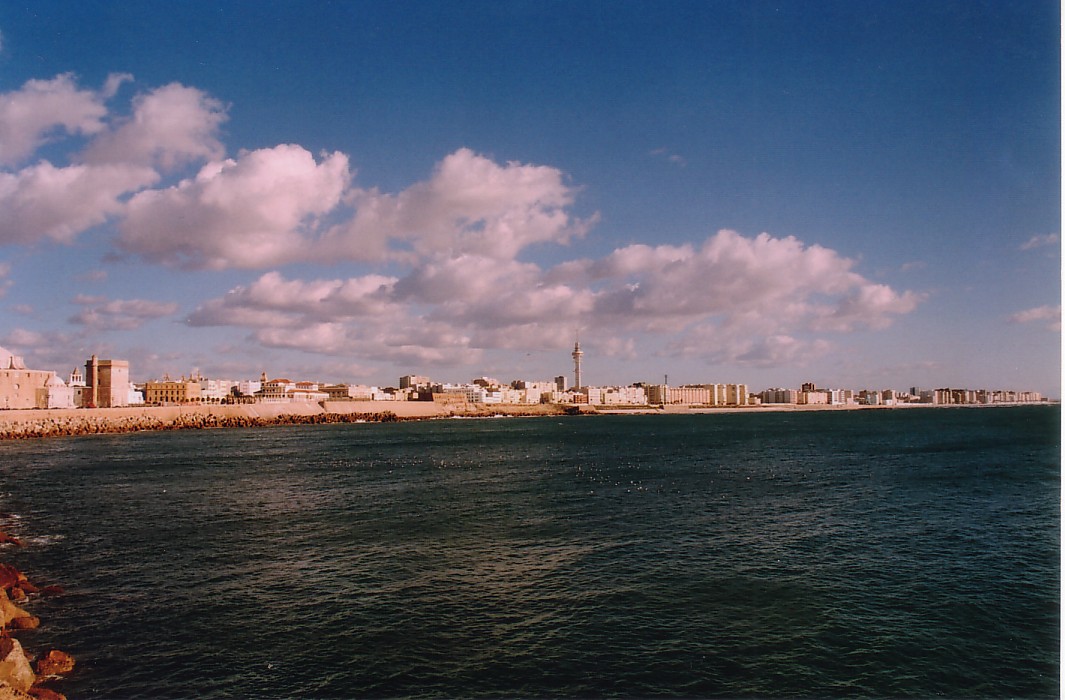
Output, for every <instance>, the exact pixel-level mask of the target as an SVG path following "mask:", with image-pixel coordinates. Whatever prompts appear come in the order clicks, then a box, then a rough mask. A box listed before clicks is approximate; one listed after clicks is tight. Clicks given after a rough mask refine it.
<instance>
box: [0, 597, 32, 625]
mask: <svg viewBox="0 0 1065 700" xmlns="http://www.w3.org/2000/svg"><path fill="white" fill-rule="evenodd" d="M20 617H31V615H30V614H29V613H28V612H26V611H25V610H23V609H22V608H20V607H19V606H17V605H15V604H14V603H12V602H11V601H10V600H8V598H7V591H4V590H2V589H0V625H2V626H4V627H6V626H8V625H10V624H11V621H12V620H15V619H17V618H20Z"/></svg>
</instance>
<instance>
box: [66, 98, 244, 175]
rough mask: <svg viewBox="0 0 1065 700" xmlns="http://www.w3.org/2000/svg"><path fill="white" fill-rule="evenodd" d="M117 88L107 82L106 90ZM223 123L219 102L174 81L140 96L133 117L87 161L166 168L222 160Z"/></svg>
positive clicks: (98, 143) (93, 147)
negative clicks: (219, 133) (221, 136)
mask: <svg viewBox="0 0 1065 700" xmlns="http://www.w3.org/2000/svg"><path fill="white" fill-rule="evenodd" d="M117 87H118V86H117V84H112V83H111V82H109V84H108V86H107V89H108V90H112V91H113V90H116V89H117ZM225 120H226V112H225V108H224V106H223V105H222V103H221V102H219V101H218V100H216V99H214V98H212V97H209V96H208V95H207V94H206V93H204V92H202V91H200V90H197V89H196V88H190V87H185V86H184V85H181V84H179V83H171V84H170V85H165V86H163V87H160V88H156V89H155V90H152V91H151V92H149V93H147V94H144V95H138V96H137V97H136V98H135V99H134V101H133V114H132V116H130V117H129V118H126V119H122V120H120V121H119V123H118V126H117V128H115V129H113V130H111V131H108V132H106V133H102V134H100V135H99V136H97V137H96V138H95V139H94V140H93V142H92V143H91V144H90V145H89V147H88V149H86V151H85V153H84V156H83V157H84V159H85V161H86V162H88V163H129V164H136V165H153V166H157V167H161V168H163V169H164V170H169V169H172V168H174V167H175V166H178V165H183V164H185V163H190V162H197V161H204V160H210V159H219V158H221V157H223V156H224V155H225V148H224V147H223V146H222V143H221V142H220V141H219V140H218V129H219V126H220V125H221V124H222V122H224V121H225Z"/></svg>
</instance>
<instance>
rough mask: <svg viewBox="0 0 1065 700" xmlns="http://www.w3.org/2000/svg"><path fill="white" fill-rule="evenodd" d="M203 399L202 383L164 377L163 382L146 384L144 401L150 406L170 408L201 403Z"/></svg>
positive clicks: (148, 382)
mask: <svg viewBox="0 0 1065 700" xmlns="http://www.w3.org/2000/svg"><path fill="white" fill-rule="evenodd" d="M201 398H202V396H201V393H200V383H199V382H196V381H193V380H191V379H185V378H184V377H182V378H181V379H179V380H172V379H170V377H163V379H162V380H161V381H154V380H152V381H147V382H145V383H144V401H145V403H148V404H152V405H157V406H168V405H174V404H186V403H200V402H201Z"/></svg>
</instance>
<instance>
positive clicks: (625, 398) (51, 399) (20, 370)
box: [0, 342, 1046, 409]
mask: <svg viewBox="0 0 1065 700" xmlns="http://www.w3.org/2000/svg"><path fill="white" fill-rule="evenodd" d="M570 357H571V359H572V373H571V374H560V375H558V376H556V377H553V378H551V379H539V380H530V379H512V380H510V381H506V380H500V379H497V378H494V377H477V378H476V379H473V380H472V381H469V382H466V383H441V382H436V381H434V380H433V379H432V378H431V377H429V376H425V375H416V374H409V375H404V376H402V377H399V381H398V386H388V387H379V386H370V385H367V384H348V383H337V384H329V383H324V382H318V381H313V380H307V379H290V378H282V377H275V378H270V377H269V376H268V375H267V373H266V372H263V373H262V374H261V375H260V376H259V377H258V378H257V379H216V378H208V377H204V376H202V375H201V374H200V373H199V372H198V371H197V370H193V371H192V372H190V373H189V374H188V375H183V376H180V377H178V378H176V379H175V378H173V377H170V376H163V377H161V378H157V379H150V380H147V381H144V382H140V383H136V382H133V381H131V380H130V366H129V362H128V361H125V360H114V359H107V360H103V359H99V358H97V357H96V356H93V357H91V358H90V359H89V360H88V361H87V362H86V363H85V367H84V370H83V369H82V368H81V367H75V368H74V369H73V370H72V371H71V372H70V373H69V375H67V378H66V380H64V379H62V378H61V377H60V376H59V374H58V373H57V372H56V371H54V370H35V369H29V368H27V367H26V364H25V361H24V360H23V358H21V357H19V356H17V355H13V354H11V353H10V352H8V351H7V350H4V349H3V348H0V408H3V409H28V408H42V409H46V408H47V409H70V408H113V407H122V406H137V405H149V406H173V405H182V404H227V403H229V404H232V403H272V404H277V403H287V402H310V403H319V402H324V401H435V402H442V403H448V404H483V405H493V404H498V405H533V404H565V405H578V406H579V405H587V406H595V407H604V408H624V407H641V406H664V405H686V406H692V407H745V406H761V405H785V404H790V405H796V406H898V405H908V404H928V405H988V404H1014V403H1038V402H1042V401H1046V399H1045V398H1044V397H1043V396H1041V395H1040V393H1039V392H1035V391H1017V390H1013V389H986V388H982V389H957V388H932V389H928V388H922V387H916V386H914V387H909V388H908V389H906V390H897V389H884V388H879V389H873V388H863V389H853V388H852V389H843V388H831V387H819V386H816V385H815V384H813V383H810V382H806V383H803V384H801V385H800V386H798V387H797V388H781V387H771V388H766V389H763V390H761V391H757V392H754V391H751V389H750V387H748V385H747V384H743V383H705V384H684V385H682V386H671V385H670V384H669V383H668V376H666V377H663V381H662V383H652V382H645V381H640V382H634V383H632V384H629V385H627V386H592V385H587V384H585V383H584V381H583V376H582V373H583V369H584V367H583V364H584V352H583V351H582V350H581V348H580V343H579V342H578V343H576V344H575V345H574V347H573V352H572V353H571V355H570Z"/></svg>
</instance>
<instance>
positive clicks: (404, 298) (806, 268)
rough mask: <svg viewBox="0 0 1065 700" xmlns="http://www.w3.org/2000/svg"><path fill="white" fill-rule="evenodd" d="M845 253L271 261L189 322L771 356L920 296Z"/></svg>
mask: <svg viewBox="0 0 1065 700" xmlns="http://www.w3.org/2000/svg"><path fill="white" fill-rule="evenodd" d="M853 265H854V263H853V261H851V260H849V259H847V258H844V257H842V256H840V255H839V254H838V253H836V252H835V251H832V250H829V249H826V248H822V247H820V246H806V245H804V244H802V243H801V242H800V241H798V240H796V239H794V238H773V237H771V236H769V235H767V234H762V235H760V236H757V237H755V238H746V237H743V236H741V235H739V234H738V233H735V232H732V231H721V232H719V233H717V234H715V235H714V236H711V237H709V238H708V239H707V240H706V241H705V242H704V243H703V244H702V245H701V246H698V247H696V246H656V247H652V246H629V247H626V248H622V249H618V250H616V251H614V252H613V253H611V254H610V255H607V256H605V257H603V258H600V259H597V260H580V261H571V262H568V263H564V264H561V265H558V266H556V267H555V268H552V269H549V270H544V269H542V268H540V267H539V266H538V265H536V264H533V263H526V262H520V261H517V260H498V259H496V258H493V257H491V256H484V255H474V254H461V255H457V256H454V257H447V256H438V257H435V258H433V259H431V260H427V261H424V262H422V263H419V264H417V265H414V266H412V267H411V268H410V269H409V270H408V272H407V273H406V274H405V275H404V276H402V277H388V278H386V277H379V276H364V277H356V278H350V279H348V280H314V281H300V280H289V279H285V278H284V277H283V276H282V275H281V274H280V273H277V272H271V273H267V274H265V275H263V276H262V277H260V278H259V279H258V280H257V281H256V282H255V283H253V284H251V285H248V286H247V287H238V288H236V289H234V290H233V291H231V292H230V293H228V294H227V295H225V296H224V297H221V298H219V299H215V300H211V301H208V302H206V303H204V304H202V305H201V306H200V307H199V308H197V309H196V310H195V311H194V312H193V313H192V314H191V315H190V316H189V318H188V321H189V323H190V324H192V325H235V326H246V327H249V328H252V329H255V333H254V338H255V339H256V340H257V341H258V342H261V343H263V344H266V345H269V346H271V347H287V348H293V347H298V348H300V349H304V350H308V351H312V352H313V351H321V352H329V353H339V352H341V351H342V349H343V351H346V352H354V351H355V349H356V348H357V349H358V352H360V353H365V354H366V355H367V356H381V357H387V356H388V353H389V352H395V351H396V348H397V347H402V348H404V352H407V353H408V354H412V353H413V354H412V355H411V356H412V357H413V356H414V355H417V354H418V353H414V350H415V349H416V348H421V351H424V356H421V357H422V359H423V360H424V359H426V358H435V359H436V360H440V358H441V357H443V356H450V357H452V359H453V361H454V358H455V357H458V356H460V355H462V354H463V353H469V352H473V351H479V350H485V349H494V348H510V349H518V348H525V349H557V348H560V347H562V346H564V345H565V344H566V343H567V342H572V334H573V332H574V330H575V329H576V328H578V327H581V328H583V329H587V331H588V332H590V333H593V334H594V335H595V336H596V337H597V340H598V342H602V344H603V347H604V348H611V349H612V351H613V352H616V353H618V355H619V356H631V355H632V354H633V353H635V347H636V345H635V340H634V339H638V338H644V339H646V338H647V337H648V336H651V337H653V336H654V334H656V333H659V332H662V331H668V332H669V333H670V338H671V340H670V341H669V342H668V343H667V344H666V345H665V346H664V347H663V348H662V350H661V351H662V352H665V353H667V354H674V355H681V356H700V357H704V358H706V359H707V360H708V361H711V362H722V363H723V362H732V363H737V364H748V365H758V366H771V365H777V364H784V363H793V362H796V361H797V360H798V358H802V357H805V358H809V357H812V356H816V355H819V354H823V353H824V352H826V351H827V349H828V348H829V347H830V344H829V341H828V340H826V339H824V338H822V337H819V336H820V335H822V334H826V333H828V334H831V333H848V332H853V331H856V330H860V329H882V328H885V327H887V326H888V325H889V324H890V323H891V322H892V320H893V319H894V318H896V317H898V316H900V315H904V314H906V313H909V312H910V311H912V310H913V309H914V308H915V307H916V305H917V304H918V303H919V301H920V296H919V295H917V294H915V293H913V292H897V291H895V290H893V289H891V288H890V287H888V286H886V285H882V284H877V283H873V282H871V281H869V280H867V279H866V278H864V277H862V276H861V275H859V274H858V273H856V272H854V270H853V269H852V268H853ZM428 329H432V330H431V331H430V330H428Z"/></svg>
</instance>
